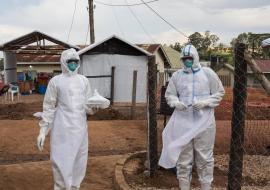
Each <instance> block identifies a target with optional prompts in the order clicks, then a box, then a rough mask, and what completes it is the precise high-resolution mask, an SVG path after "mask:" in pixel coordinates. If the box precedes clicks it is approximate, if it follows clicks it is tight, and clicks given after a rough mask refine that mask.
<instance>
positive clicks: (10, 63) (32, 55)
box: [0, 31, 80, 83]
mask: <svg viewBox="0 0 270 190" xmlns="http://www.w3.org/2000/svg"><path fill="white" fill-rule="evenodd" d="M51 44H54V45H51ZM69 48H74V49H76V50H79V49H80V48H79V47H77V46H74V45H71V44H68V43H65V42H63V41H60V40H58V39H56V38H54V37H51V36H49V35H47V34H44V33H42V32H39V31H33V32H31V33H29V34H26V35H23V36H20V37H18V38H16V39H13V40H11V41H9V42H6V43H4V44H2V45H0V51H3V53H4V71H5V80H6V81H5V82H6V83H10V82H17V79H18V76H17V72H18V73H19V75H21V76H23V74H25V73H27V75H28V74H30V75H36V73H38V72H53V71H54V70H55V71H59V70H61V69H60V64H59V60H60V54H61V52H62V51H63V50H65V49H69ZM21 73H23V74H21ZM33 77H35V76H32V78H33Z"/></svg>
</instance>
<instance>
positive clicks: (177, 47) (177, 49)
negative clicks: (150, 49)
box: [170, 42, 183, 52]
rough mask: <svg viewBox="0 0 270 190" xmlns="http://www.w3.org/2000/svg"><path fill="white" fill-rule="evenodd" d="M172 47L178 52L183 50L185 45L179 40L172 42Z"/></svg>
mask: <svg viewBox="0 0 270 190" xmlns="http://www.w3.org/2000/svg"><path fill="white" fill-rule="evenodd" d="M170 47H171V48H173V49H175V50H176V51H178V52H181V51H182V48H183V46H182V45H181V44H180V43H179V42H175V43H174V44H171V45H170Z"/></svg>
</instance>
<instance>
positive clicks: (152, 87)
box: [147, 56, 158, 176]
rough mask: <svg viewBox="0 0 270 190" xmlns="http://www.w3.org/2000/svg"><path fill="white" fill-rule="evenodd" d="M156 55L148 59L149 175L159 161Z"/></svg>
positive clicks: (152, 172)
mask: <svg viewBox="0 0 270 190" xmlns="http://www.w3.org/2000/svg"><path fill="white" fill-rule="evenodd" d="M155 60H156V58H155V56H151V57H149V60H148V104H147V119H148V147H147V150H148V153H147V157H148V162H149V163H148V164H149V168H148V169H149V175H150V176H153V175H154V173H155V171H156V169H157V163H158V154H157V113H156V91H157V89H156V80H157V72H156V70H157V68H156V61H155Z"/></svg>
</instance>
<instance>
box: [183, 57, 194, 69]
mask: <svg viewBox="0 0 270 190" xmlns="http://www.w3.org/2000/svg"><path fill="white" fill-rule="evenodd" d="M182 61H183V63H184V65H185V66H186V68H192V66H193V64H194V59H193V58H192V57H184V58H182Z"/></svg>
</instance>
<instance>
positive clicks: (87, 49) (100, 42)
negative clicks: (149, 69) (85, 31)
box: [78, 35, 152, 56]
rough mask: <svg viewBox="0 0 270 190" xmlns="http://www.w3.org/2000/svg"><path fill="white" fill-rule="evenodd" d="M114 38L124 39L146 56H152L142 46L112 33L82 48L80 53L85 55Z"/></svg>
mask: <svg viewBox="0 0 270 190" xmlns="http://www.w3.org/2000/svg"><path fill="white" fill-rule="evenodd" d="M113 38H115V39H118V40H120V41H122V42H124V43H126V44H128V45H129V46H131V47H133V48H135V49H137V50H138V51H140V52H141V53H143V54H145V55H146V56H152V54H151V53H149V52H147V51H146V50H144V49H143V48H140V47H139V46H137V45H134V44H132V43H130V42H128V41H126V40H124V39H122V38H120V37H119V36H116V35H112V36H110V37H108V38H106V39H104V40H102V41H99V42H96V43H94V44H91V45H89V46H87V47H85V48H83V49H81V50H80V51H79V52H78V53H79V55H83V54H85V53H86V52H88V51H90V50H91V49H93V48H95V47H97V46H99V45H100V44H103V43H105V42H106V41H108V40H110V39H113Z"/></svg>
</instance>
